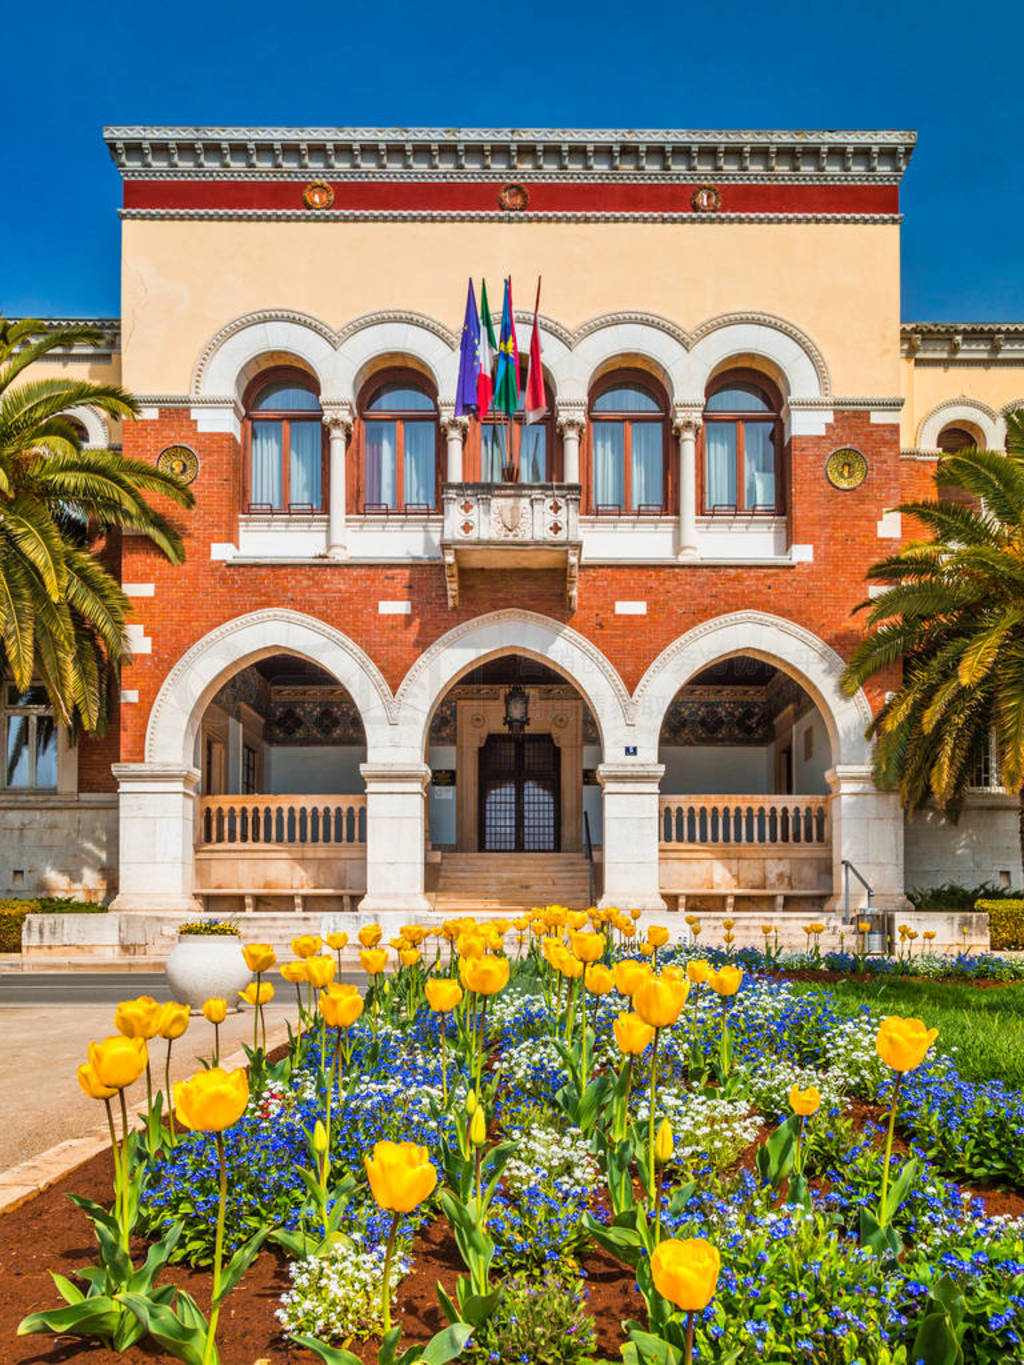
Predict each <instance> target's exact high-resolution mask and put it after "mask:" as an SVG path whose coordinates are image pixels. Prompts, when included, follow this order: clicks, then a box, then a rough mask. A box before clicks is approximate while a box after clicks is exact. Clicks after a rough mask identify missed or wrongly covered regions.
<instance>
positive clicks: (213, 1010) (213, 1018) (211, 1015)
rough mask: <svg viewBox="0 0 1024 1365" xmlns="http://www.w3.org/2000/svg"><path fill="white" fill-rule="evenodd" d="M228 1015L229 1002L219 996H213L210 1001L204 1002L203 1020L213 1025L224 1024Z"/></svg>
mask: <svg viewBox="0 0 1024 1365" xmlns="http://www.w3.org/2000/svg"><path fill="white" fill-rule="evenodd" d="M227 1013H228V1002H227V1001H226V1000H222V999H221V998H220V996H219V995H211V996H210V998H209V1000H204V1001H203V1018H204V1019H206V1020H208V1021H209V1022H210V1023H211V1024H223V1022H224V1020H225V1019H226V1018H227Z"/></svg>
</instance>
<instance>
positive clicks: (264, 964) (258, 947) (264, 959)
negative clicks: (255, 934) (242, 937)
mask: <svg viewBox="0 0 1024 1365" xmlns="http://www.w3.org/2000/svg"><path fill="white" fill-rule="evenodd" d="M242 956H243V957H244V958H245V965H246V966H247V967H248V968H249V970H250V971H251V972H255V973H256V974H257V976H258V975H260V974H261V973H262V972H269V971H270V969H271V967H272V966H273V965H274V963H275V962H276V961H277V954H276V953H275V952H274V950H273V948H271V946H270V944H269V943H247V944H246V946H245V947H244V948H243V949H242Z"/></svg>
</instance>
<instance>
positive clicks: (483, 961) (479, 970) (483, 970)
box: [459, 954, 509, 995]
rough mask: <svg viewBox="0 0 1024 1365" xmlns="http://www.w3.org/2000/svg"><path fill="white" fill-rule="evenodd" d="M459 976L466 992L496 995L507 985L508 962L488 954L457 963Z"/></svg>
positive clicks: (505, 959) (505, 958) (506, 959)
mask: <svg viewBox="0 0 1024 1365" xmlns="http://www.w3.org/2000/svg"><path fill="white" fill-rule="evenodd" d="M459 976H460V977H461V978H462V984H463V986H464V987H465V988H466V990H467V991H475V992H476V994H477V995H497V993H498V992H499V991H502V990H504V989H505V987H506V986H507V985H508V978H509V961H508V958H507V957H494V956H493V955H490V954H488V955H487V956H485V957H477V958H471V959H470V960H469V961H463V962H460V963H459Z"/></svg>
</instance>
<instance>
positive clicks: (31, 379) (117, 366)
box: [16, 349, 121, 445]
mask: <svg viewBox="0 0 1024 1365" xmlns="http://www.w3.org/2000/svg"><path fill="white" fill-rule="evenodd" d="M40 379H63V380H67V381H70V382H73V383H80V382H82V381H85V382H87V383H89V384H114V385H120V383H121V356H120V353H119V352H114V354H112V355H111V354H110V352H109V351H104V350H102V349H100V351H99V353H98V354H96V355H93V354H91V353H90V352H88V351H74V352H70V353H68V354H61V353H57V352H50V355H49V357H47V359H45V360H37V361H36V362H35V364H34V365H29V366H28V367H27V368H26V369H24V370H22V372H21V374H20V375H19V376H18V379H17V381H16V383H17V384H19V385H20V384H30V383H35V382H36V381H37V380H40ZM102 422H103V424H105V426H106V431H107V437H108V439H109V440H110V441H111V442H112V443H114V444H115V445H116V444H118V443H119V442H120V440H121V423H120V422H117V421H114V420H113V419H110V418H106V417H104V418H103V419H102ZM96 443H97V442H96V441H95V440H94V441H92V444H94V445H95V444H96Z"/></svg>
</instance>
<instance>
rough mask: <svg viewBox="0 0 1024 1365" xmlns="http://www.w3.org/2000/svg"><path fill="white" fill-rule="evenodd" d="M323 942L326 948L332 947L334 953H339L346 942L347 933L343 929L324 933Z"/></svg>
mask: <svg viewBox="0 0 1024 1365" xmlns="http://www.w3.org/2000/svg"><path fill="white" fill-rule="evenodd" d="M324 942H325V943H326V944H327V946H328V948H331V949H333V951H334V952H336V953H340V952H341V950H342V948H344V947H345V946H346V944H347V943H348V934H346V933H345V932H344V931H342V932H341V933H338V934H324Z"/></svg>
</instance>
